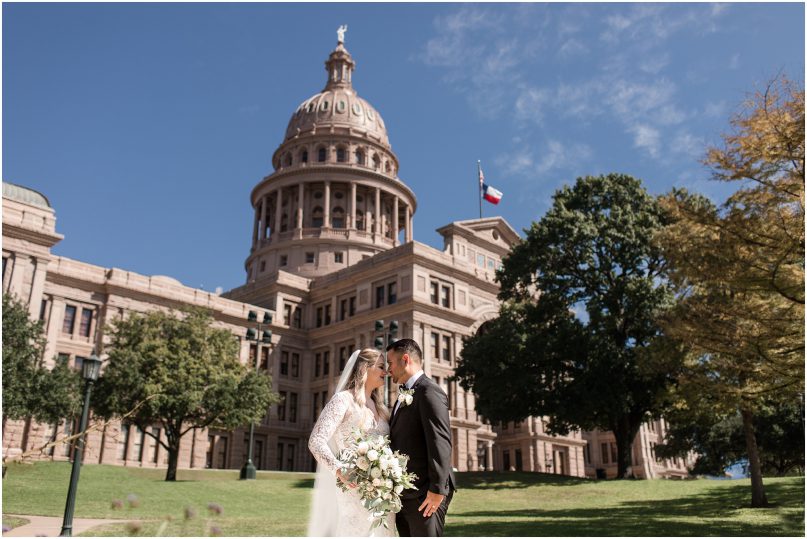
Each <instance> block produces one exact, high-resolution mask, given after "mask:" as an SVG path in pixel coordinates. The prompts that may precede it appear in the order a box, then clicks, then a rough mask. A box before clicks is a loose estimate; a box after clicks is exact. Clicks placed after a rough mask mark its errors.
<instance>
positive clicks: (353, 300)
mask: <svg viewBox="0 0 807 539" xmlns="http://www.w3.org/2000/svg"><path fill="white" fill-rule="evenodd" d="M348 314H349V315H350V316H353V315H354V314H356V296H353V297H351V298H350V307H349V308H348Z"/></svg>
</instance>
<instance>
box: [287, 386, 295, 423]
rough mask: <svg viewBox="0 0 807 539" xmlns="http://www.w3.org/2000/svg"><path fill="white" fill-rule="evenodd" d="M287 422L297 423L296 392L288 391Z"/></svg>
mask: <svg viewBox="0 0 807 539" xmlns="http://www.w3.org/2000/svg"><path fill="white" fill-rule="evenodd" d="M289 422H290V423H297V393H289Z"/></svg>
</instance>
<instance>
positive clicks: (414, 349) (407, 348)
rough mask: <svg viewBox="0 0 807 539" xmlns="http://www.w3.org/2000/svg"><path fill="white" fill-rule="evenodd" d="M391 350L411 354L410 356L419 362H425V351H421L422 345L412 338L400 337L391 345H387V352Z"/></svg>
mask: <svg viewBox="0 0 807 539" xmlns="http://www.w3.org/2000/svg"><path fill="white" fill-rule="evenodd" d="M390 350H394V351H396V352H400V353H401V355H403V354H409V357H411V358H413V359H414V360H415V361H417V362H418V363H422V362H423V352H421V351H420V346H418V343H417V342H416V341H414V340H412V339H398V340H397V341H395V342H394V343H392V344H391V345H389V346H387V352H389V351H390Z"/></svg>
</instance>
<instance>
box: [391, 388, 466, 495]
mask: <svg viewBox="0 0 807 539" xmlns="http://www.w3.org/2000/svg"><path fill="white" fill-rule="evenodd" d="M412 389H414V390H415V393H414V398H413V400H412V404H410V405H408V406H402V405H400V404H399V405H398V411H397V412H396V413H395V415H394V416H393V417H392V420H391V422H390V447H391V448H392V450H393V451H400V452H401V453H405V454H406V455H408V456H409V463H408V464H407V466H406V471H407V472H411V473H415V474H417V476H418V478H417V480H416V481H415V488H416V489H417V490H413V489H406V490H404V491H403V492H402V493H401V497H402V498H415V497H418V496H425V495H426V491H427V490H430V491H432V492H434V493H436V494H442V495H444V496H447V495H448V493H449V492H450V491H453V490H456V486H455V485H456V480H455V479H454V472H452V471H451V424H450V422H449V418H448V397H446V394H445V393H444V392H443V390H442V389H441V388H440V386H438V385H437V384H436V383H434V381H433V380H432V379H431V378H428V377H427V376H426V375H425V374H422V375H421V376H420V378H418V379H417V380H416V381H415V384H414V385H413V386H412ZM393 409H394V405H393Z"/></svg>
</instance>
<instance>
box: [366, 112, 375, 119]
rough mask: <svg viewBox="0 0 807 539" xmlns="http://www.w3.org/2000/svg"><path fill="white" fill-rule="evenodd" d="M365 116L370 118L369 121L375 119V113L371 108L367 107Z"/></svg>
mask: <svg viewBox="0 0 807 539" xmlns="http://www.w3.org/2000/svg"><path fill="white" fill-rule="evenodd" d="M367 117H368V118H370V120H371V121H372V120H375V113H374V112H373V109H367Z"/></svg>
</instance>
